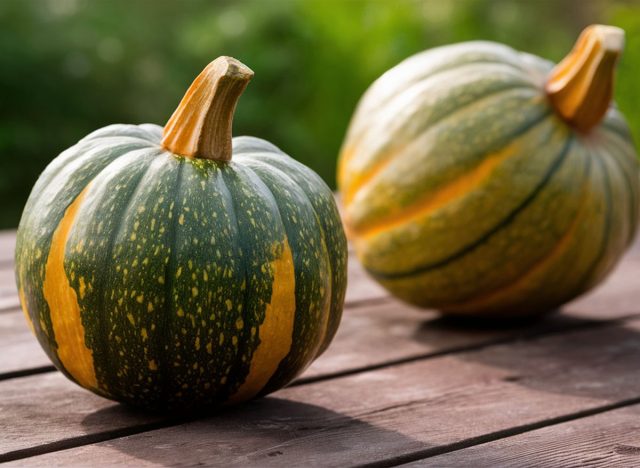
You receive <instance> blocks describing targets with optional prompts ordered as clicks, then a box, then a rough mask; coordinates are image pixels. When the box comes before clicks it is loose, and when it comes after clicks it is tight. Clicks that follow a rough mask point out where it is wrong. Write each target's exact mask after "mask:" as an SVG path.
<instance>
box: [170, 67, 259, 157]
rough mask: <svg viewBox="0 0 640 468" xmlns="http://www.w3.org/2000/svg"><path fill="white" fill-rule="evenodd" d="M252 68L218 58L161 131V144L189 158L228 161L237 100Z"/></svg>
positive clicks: (198, 79) (186, 95)
mask: <svg viewBox="0 0 640 468" xmlns="http://www.w3.org/2000/svg"><path fill="white" fill-rule="evenodd" d="M252 76H253V71H251V69H250V68H249V67H247V66H246V65H244V64H242V63H241V62H240V61H238V60H236V59H234V58H231V57H218V58H217V59H215V60H214V61H213V62H211V63H210V64H209V65H207V67H206V68H205V69H204V70H203V71H202V73H200V74H199V75H198V77H197V78H196V79H195V80H194V82H193V83H192V84H191V86H190V87H189V89H188V90H187V92H186V94H185V95H184V97H183V98H182V101H180V104H179V105H178V108H177V109H176V110H175V112H174V113H173V115H172V116H171V118H170V119H169V121H168V122H167V125H165V127H164V132H163V134H162V143H161V144H162V146H163V147H164V148H166V149H168V150H169V151H171V152H172V153H176V154H179V155H182V156H186V157H190V158H204V159H215V160H217V161H229V160H231V138H232V134H231V127H232V122H233V114H234V112H235V109H236V103H237V102H238V99H239V98H240V95H241V94H242V92H243V91H244V89H245V88H246V87H247V84H248V83H249V80H251V77H252Z"/></svg>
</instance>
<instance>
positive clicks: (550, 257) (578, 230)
mask: <svg viewBox="0 0 640 468" xmlns="http://www.w3.org/2000/svg"><path fill="white" fill-rule="evenodd" d="M623 43H624V33H623V31H622V30H620V29H619V28H615V27H610V26H602V25H593V26H590V27H588V28H587V29H586V30H585V31H584V32H583V33H582V35H581V36H580V38H579V40H578V42H577V44H576V46H575V48H574V49H573V51H572V52H571V53H570V54H569V56H568V57H567V58H566V59H564V60H563V61H562V62H561V63H560V64H559V65H557V66H556V67H555V68H554V67H553V64H551V63H550V62H548V61H546V60H543V59H541V58H538V57H536V56H533V55H529V54H526V53H521V52H517V51H515V50H513V49H511V48H509V47H507V46H505V45H501V44H497V43H492V42H480V41H479V42H466V43H461V44H456V45H449V46H445V47H439V48H435V49H432V50H429V51H426V52H423V53H420V54H418V55H415V56H413V57H410V58H409V59H407V60H405V61H404V62H402V63H400V64H399V65H397V66H396V67H395V68H392V69H391V70H390V71H388V72H387V73H385V74H384V75H383V76H382V77H380V78H379V79H378V80H377V81H376V82H375V83H374V84H373V85H372V86H371V87H370V89H369V90H368V91H367V92H366V94H365V95H364V97H363V98H362V100H361V101H360V103H359V105H358V107H357V109H356V111H355V114H354V116H353V119H352V121H351V124H350V127H349V131H348V133H347V136H346V139H345V142H344V144H343V148H342V150H341V155H340V160H339V169H338V184H339V188H340V190H341V193H342V200H343V203H344V219H345V224H346V229H347V235H348V237H350V238H351V239H352V240H353V243H354V246H355V251H356V253H357V256H358V258H359V259H360V261H361V262H362V264H363V265H364V267H365V268H366V269H367V270H368V272H369V273H370V274H371V275H372V276H373V277H374V278H376V279H377V280H378V281H379V282H380V283H381V284H382V285H383V286H384V287H385V288H386V289H388V290H389V291H391V292H392V293H393V294H395V295H396V296H398V297H399V298H401V299H403V300H405V301H407V302H409V303H412V304H415V305H418V306H423V307H432V308H437V309H440V310H441V311H443V312H445V313H452V314H475V315H489V316H516V315H528V314H536V313H541V312H543V311H548V310H552V309H554V308H556V307H558V306H560V305H561V304H563V303H565V302H567V301H569V300H571V299H572V298H575V297H576V296H578V295H580V294H582V293H584V292H585V291H588V290H589V289H590V288H592V287H593V286H594V285H596V284H597V283H598V282H600V281H601V280H602V279H603V278H604V277H605V276H606V275H607V273H609V272H610V271H611V269H612V268H613V267H614V265H615V264H616V262H617V261H618V259H619V258H620V256H621V255H622V254H623V252H624V251H625V249H626V248H627V247H628V246H629V244H630V243H631V241H632V239H633V237H634V234H635V232H636V228H637V225H638V207H639V206H640V199H639V172H638V163H637V154H636V150H635V149H634V145H633V142H632V138H631V134H630V132H629V128H628V126H627V124H626V123H625V121H624V118H623V116H622V115H621V114H620V112H619V111H618V110H617V109H616V108H615V106H614V105H613V104H612V102H611V97H612V89H613V79H614V68H615V65H616V62H617V59H618V56H619V55H620V53H621V50H622V47H623Z"/></svg>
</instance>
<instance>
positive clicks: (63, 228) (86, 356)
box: [43, 186, 98, 389]
mask: <svg viewBox="0 0 640 468" xmlns="http://www.w3.org/2000/svg"><path fill="white" fill-rule="evenodd" d="M88 188H89V186H87V187H85V189H84V190H83V191H82V192H81V193H80V194H79V195H78V196H77V197H76V199H75V200H74V201H73V203H71V205H69V207H68V208H67V211H66V212H65V214H64V216H63V218H62V220H61V221H60V223H59V224H58V227H57V228H56V231H55V232H54V234H53V238H52V240H51V249H50V250H49V257H48V258H47V265H46V269H45V278H44V285H43V293H44V297H45V299H46V301H47V304H48V305H49V313H50V316H51V324H52V327H53V333H54V337H55V340H56V343H58V359H60V362H61V363H62V365H63V366H64V368H65V369H66V371H67V372H68V373H69V374H70V375H71V376H72V377H73V378H74V379H75V380H76V382H78V383H79V384H80V385H82V386H83V387H86V388H91V389H97V388H98V382H97V380H96V374H95V369H94V365H93V352H92V351H91V350H90V349H89V348H87V346H86V344H85V332H84V326H83V325H82V320H81V318H80V305H79V304H78V298H77V296H76V292H75V290H74V289H73V288H72V287H71V284H70V283H69V278H68V277H67V273H66V271H65V269H64V257H65V247H66V245H67V240H68V238H69V233H70V232H71V228H72V227H73V223H74V221H75V219H76V215H77V214H78V209H79V208H80V205H81V204H82V200H83V199H84V196H85V194H86V192H87V190H88Z"/></svg>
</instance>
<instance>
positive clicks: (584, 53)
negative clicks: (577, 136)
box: [545, 24, 624, 133]
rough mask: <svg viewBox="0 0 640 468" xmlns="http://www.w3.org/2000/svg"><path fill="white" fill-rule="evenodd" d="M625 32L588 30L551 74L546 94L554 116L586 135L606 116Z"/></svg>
mask: <svg viewBox="0 0 640 468" xmlns="http://www.w3.org/2000/svg"><path fill="white" fill-rule="evenodd" d="M623 48H624V31H623V30H622V29H620V28H616V27H614V26H603V25H600V24H595V25H591V26H588V27H587V28H586V29H585V30H584V31H583V32H582V34H580V37H579V38H578V41H577V42H576V45H575V46H574V47H573V50H572V51H571V52H570V53H569V55H567V56H566V57H565V59H564V60H562V62H560V63H559V64H558V65H556V67H555V68H554V69H553V70H552V71H551V73H550V75H549V77H548V79H547V82H546V85H545V90H546V92H547V95H548V96H549V100H550V101H551V105H552V106H553V108H554V109H555V111H556V113H557V114H558V115H559V116H560V117H561V118H562V119H563V120H565V121H566V122H567V123H569V124H570V125H571V126H573V127H574V128H575V129H577V130H578V131H580V132H583V133H587V132H589V130H591V129H592V128H593V127H595V126H596V125H597V124H598V123H599V122H600V121H601V120H602V118H603V117H604V115H605V114H606V113H607V110H608V109H609V105H610V104H611V99H612V97H613V83H614V77H615V68H616V64H617V62H618V58H619V57H620V54H621V53H622V49H623Z"/></svg>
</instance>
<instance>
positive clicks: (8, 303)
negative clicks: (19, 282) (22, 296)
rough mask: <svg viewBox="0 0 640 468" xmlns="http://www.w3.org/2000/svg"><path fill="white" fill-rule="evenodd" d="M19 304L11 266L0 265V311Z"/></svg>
mask: <svg viewBox="0 0 640 468" xmlns="http://www.w3.org/2000/svg"><path fill="white" fill-rule="evenodd" d="M19 304H20V302H19V300H18V291H17V290H16V281H15V276H14V273H13V266H12V265H5V266H1V265H0V311H3V310H7V309H11V308H14V307H16V306H18V305H19Z"/></svg>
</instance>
